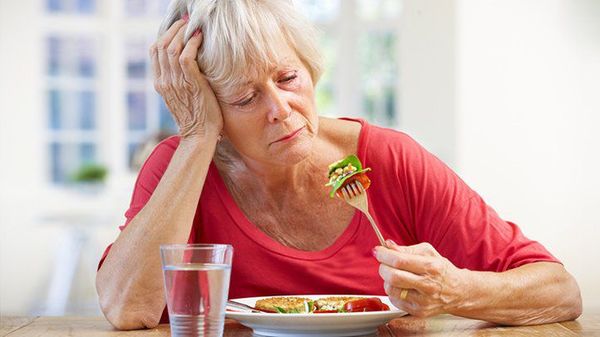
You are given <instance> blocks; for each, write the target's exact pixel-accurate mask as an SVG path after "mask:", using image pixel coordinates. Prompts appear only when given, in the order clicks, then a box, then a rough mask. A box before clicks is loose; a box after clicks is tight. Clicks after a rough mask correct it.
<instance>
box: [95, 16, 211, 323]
mask: <svg viewBox="0 0 600 337" xmlns="http://www.w3.org/2000/svg"><path fill="white" fill-rule="evenodd" d="M185 28H186V24H185V21H183V20H179V21H177V22H175V23H174V24H173V26H172V27H171V28H170V29H169V30H168V31H167V32H166V33H165V36H163V37H162V38H161V40H160V41H158V42H157V43H156V44H155V45H153V47H152V48H151V57H152V68H153V73H154V78H155V87H156V89H157V91H158V92H159V93H160V94H161V96H162V97H163V99H164V100H165V102H166V104H167V106H168V107H169V110H170V111H171V113H172V114H173V117H174V118H175V120H176V121H177V124H178V126H179V129H180V135H181V141H180V143H179V146H178V148H177V150H176V151H175V153H174V154H173V157H172V158H171V161H170V163H169V166H168V168H167V169H166V171H165V173H164V174H163V176H162V178H161V179H160V182H159V183H158V185H157V186H156V189H155V190H154V192H153V193H152V196H151V197H150V199H149V200H148V202H147V203H146V204H145V206H144V207H143V208H142V210H141V211H140V212H139V213H138V214H137V215H136V216H135V217H134V218H133V219H132V220H131V222H130V223H129V224H128V226H127V227H126V228H125V229H124V230H123V231H122V232H121V234H120V235H119V237H118V238H117V240H116V241H115V243H114V244H113V245H112V248H111V250H110V252H109V253H108V255H107V257H106V259H105V260H104V263H103V264H102V267H101V268H100V270H98V274H97V276H96V289H97V291H98V296H99V300H100V306H101V308H102V311H103V313H104V315H105V316H106V318H107V319H108V320H109V321H110V323H111V324H112V325H114V326H115V327H116V328H118V329H139V328H144V327H154V326H156V325H158V323H159V320H160V317H161V314H162V312H163V309H164V307H165V298H164V295H163V277H162V270H161V262H160V254H159V245H160V244H164V243H186V242H187V240H188V237H189V235H190V230H191V227H192V223H193V219H194V215H195V212H196V208H197V206H198V199H199V197H200V191H202V188H203V186H204V181H205V179H206V175H207V172H208V168H209V165H210V162H211V160H212V158H213V155H214V152H215V147H216V143H217V138H218V137H219V133H220V131H221V129H222V126H223V120H222V116H221V111H220V107H219V104H218V102H217V100H216V97H215V96H214V93H213V92H212V89H211V88H210V86H209V85H208V82H207V81H206V79H205V78H204V77H203V76H202V74H201V73H200V70H199V68H198V64H197V63H196V61H195V59H196V55H197V53H198V48H199V47H200V44H201V41H202V40H201V35H200V34H195V35H194V36H193V37H192V38H191V39H190V40H189V42H188V43H187V44H186V45H185V46H184V43H183V34H184V32H185Z"/></svg>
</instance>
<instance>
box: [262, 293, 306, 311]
mask: <svg viewBox="0 0 600 337" xmlns="http://www.w3.org/2000/svg"><path fill="white" fill-rule="evenodd" d="M312 303H313V301H312V300H311V299H310V298H305V297H269V298H265V299H262V300H258V301H256V304H255V305H254V307H256V308H257V309H259V310H266V311H272V312H277V313H282V314H299V313H308V312H310V311H312Z"/></svg>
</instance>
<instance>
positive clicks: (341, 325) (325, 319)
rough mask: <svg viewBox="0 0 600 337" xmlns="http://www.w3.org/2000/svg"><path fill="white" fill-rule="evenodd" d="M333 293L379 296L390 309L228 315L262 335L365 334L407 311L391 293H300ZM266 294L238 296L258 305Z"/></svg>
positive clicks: (244, 301) (230, 312)
mask: <svg viewBox="0 0 600 337" xmlns="http://www.w3.org/2000/svg"><path fill="white" fill-rule="evenodd" d="M329 296H359V297H378V298H379V299H381V301H382V302H383V303H385V304H387V305H389V306H390V311H369V312H349V313H335V314H333V313H332V314H269V313H250V312H233V311H227V312H226V316H227V318H232V319H235V320H236V321H239V322H240V323H241V324H243V325H245V326H247V327H249V328H251V329H252V330H254V334H255V335H258V336H280V337H281V336H288V337H289V336H295V337H308V336H311V337H314V336H365V335H369V334H374V333H375V332H376V330H377V327H378V326H380V325H382V324H384V323H387V322H389V321H390V320H392V319H394V318H396V317H400V316H404V315H406V312H404V311H402V310H399V309H397V308H396V307H394V306H393V305H392V303H391V302H390V300H389V298H388V297H387V296H371V295H298V296H297V297H307V298H310V299H313V300H314V299H317V298H321V297H329ZM268 297H273V296H266V297H246V298H234V299H233V300H234V301H236V302H241V303H244V304H247V305H250V306H254V305H255V304H256V301H257V300H260V299H263V298H268Z"/></svg>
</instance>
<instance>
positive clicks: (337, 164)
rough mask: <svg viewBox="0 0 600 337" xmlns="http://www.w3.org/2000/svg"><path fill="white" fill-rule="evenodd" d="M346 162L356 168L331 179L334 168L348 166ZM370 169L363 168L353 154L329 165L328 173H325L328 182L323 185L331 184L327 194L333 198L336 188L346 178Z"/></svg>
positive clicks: (337, 188) (340, 185) (338, 187)
mask: <svg viewBox="0 0 600 337" xmlns="http://www.w3.org/2000/svg"><path fill="white" fill-rule="evenodd" d="M348 164H352V166H354V167H355V168H356V171H354V172H352V173H348V174H346V175H344V174H342V175H340V176H338V177H337V179H335V180H332V179H331V176H332V175H333V173H334V172H335V170H336V169H338V168H341V169H344V167H346V166H348ZM370 170H371V169H370V168H368V167H366V168H363V166H362V163H361V162H360V159H358V157H357V156H355V155H353V154H352V155H349V156H348V157H346V158H344V159H342V160H338V161H336V162H335V163H333V164H331V165H329V171H328V175H327V177H328V178H329V182H328V183H327V184H325V186H331V191H330V192H329V196H330V197H331V198H333V197H334V196H335V193H336V192H337V190H339V189H340V187H342V185H343V184H344V182H345V181H346V180H348V178H350V177H352V176H355V175H357V174H360V173H363V172H367V171H370Z"/></svg>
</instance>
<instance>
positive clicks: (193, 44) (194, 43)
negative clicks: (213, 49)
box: [179, 30, 204, 82]
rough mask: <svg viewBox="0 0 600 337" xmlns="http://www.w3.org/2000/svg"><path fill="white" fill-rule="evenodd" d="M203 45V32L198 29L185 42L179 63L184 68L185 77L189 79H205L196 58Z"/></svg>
mask: <svg viewBox="0 0 600 337" xmlns="http://www.w3.org/2000/svg"><path fill="white" fill-rule="evenodd" d="M201 45H202V33H201V32H200V30H196V31H195V32H194V34H193V35H192V37H191V38H190V39H189V41H188V42H187V43H186V44H185V47H184V48H183V51H182V52H181V56H180V57H179V64H180V66H181V69H182V70H183V77H184V78H185V79H186V80H187V81H190V82H191V81H194V80H198V79H200V80H204V76H203V75H202V72H201V71H200V68H199V67H198V62H196V59H197V57H198V50H199V49H200V46H201Z"/></svg>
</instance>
